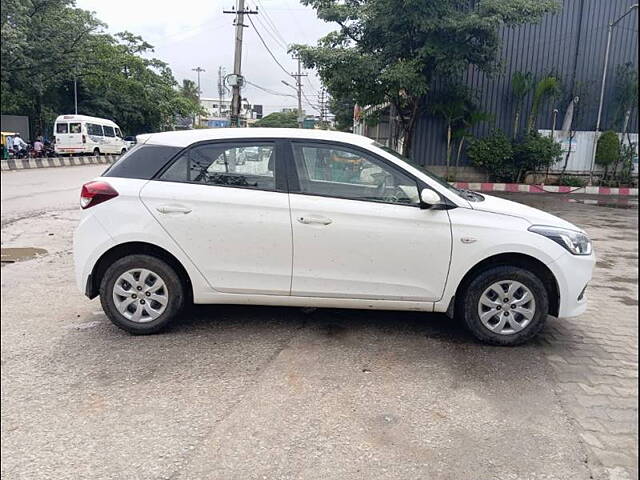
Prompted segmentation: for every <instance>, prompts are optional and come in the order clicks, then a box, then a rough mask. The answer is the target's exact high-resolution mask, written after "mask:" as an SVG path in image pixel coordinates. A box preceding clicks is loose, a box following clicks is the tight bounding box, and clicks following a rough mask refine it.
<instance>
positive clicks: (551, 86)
mask: <svg viewBox="0 0 640 480" xmlns="http://www.w3.org/2000/svg"><path fill="white" fill-rule="evenodd" d="M559 92H560V80H558V79H557V78H556V77H554V76H551V75H549V76H547V77H544V78H543V79H542V80H540V81H539V82H538V84H537V85H536V89H535V91H534V92H533V102H532V103H531V112H530V113H529V121H528V122H527V133H531V132H533V131H534V130H535V128H536V121H537V119H538V111H539V110H540V106H541V105H542V102H543V101H544V100H545V99H546V98H548V97H552V96H554V95H557V94H558V93H559Z"/></svg>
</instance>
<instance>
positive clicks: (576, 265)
mask: <svg viewBox="0 0 640 480" xmlns="http://www.w3.org/2000/svg"><path fill="white" fill-rule="evenodd" d="M595 264H596V257H595V255H594V254H593V253H592V254H591V255H588V256H582V255H572V254H571V253H568V252H567V253H566V254H565V255H562V256H561V257H560V258H558V259H557V260H556V261H555V262H553V263H551V264H549V265H548V267H549V268H550V269H551V271H552V272H553V274H554V275H555V277H556V280H557V281H558V291H559V294H560V306H559V307H560V308H559V313H558V317H560V318H570V317H577V316H578V315H582V314H583V313H584V312H585V310H586V309H587V300H588V296H589V295H588V289H587V285H588V283H589V282H590V281H591V278H592V276H593V268H594V266H595Z"/></svg>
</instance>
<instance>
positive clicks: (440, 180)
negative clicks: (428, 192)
mask: <svg viewBox="0 0 640 480" xmlns="http://www.w3.org/2000/svg"><path fill="white" fill-rule="evenodd" d="M374 145H375V146H376V147H378V148H380V149H382V150H384V151H385V152H387V153H390V154H391V155H393V156H394V157H396V158H398V159H400V160H402V161H403V162H406V163H408V164H409V165H411V166H412V167H413V168H416V169H418V170H420V171H421V172H422V173H424V174H425V175H427V176H428V177H429V178H431V179H433V180H434V181H436V182H438V184H440V185H442V186H443V187H445V188H447V189H448V190H450V191H452V192H454V193H456V194H458V195H461V194H463V193H464V192H463V191H462V190H460V189H458V188H456V187H454V186H453V185H450V184H449V182H447V181H446V180H445V179H444V178H442V177H440V176H439V175H436V174H435V173H433V172H430V171H429V170H428V169H426V168H425V167H424V166H423V165H418V164H417V163H414V162H412V161H411V160H409V159H408V158H407V157H405V156H403V155H400V154H399V153H398V152H396V151H395V150H392V149H391V148H389V147H385V146H384V145H380V144H379V143H377V142H374Z"/></svg>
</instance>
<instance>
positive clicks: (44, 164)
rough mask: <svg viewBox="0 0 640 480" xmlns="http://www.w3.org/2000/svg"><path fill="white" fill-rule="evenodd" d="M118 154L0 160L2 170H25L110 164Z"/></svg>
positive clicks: (118, 156)
mask: <svg viewBox="0 0 640 480" xmlns="http://www.w3.org/2000/svg"><path fill="white" fill-rule="evenodd" d="M118 158H120V155H101V156H99V157H44V158H12V159H9V160H0V167H1V170H2V171H5V170H26V169H29V168H52V167H75V166H79V165H91V164H111V163H113V162H115V161H116V160H117V159H118Z"/></svg>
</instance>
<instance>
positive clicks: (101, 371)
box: [1, 167, 638, 480]
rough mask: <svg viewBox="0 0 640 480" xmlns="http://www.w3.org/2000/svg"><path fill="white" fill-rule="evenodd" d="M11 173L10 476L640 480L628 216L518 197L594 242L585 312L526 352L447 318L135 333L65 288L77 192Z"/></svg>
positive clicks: (320, 313)
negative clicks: (28, 256)
mask: <svg viewBox="0 0 640 480" xmlns="http://www.w3.org/2000/svg"><path fill="white" fill-rule="evenodd" d="M102 168H103V167H77V168H66V169H62V168H61V169H48V170H35V171H28V172H15V173H14V172H10V173H5V172H3V173H2V175H1V179H2V189H3V192H2V224H3V227H2V246H3V247H39V248H44V249H46V250H47V252H48V253H47V254H46V255H44V256H42V257H39V258H36V259H33V260H29V261H23V262H18V263H14V264H10V265H7V266H4V267H3V268H2V322H1V333H2V336H1V342H2V355H1V358H2V466H1V469H2V470H1V472H2V478H7V479H9V478H10V479H32V478H33V479H36V478H38V479H39V478H114V479H115V478H140V479H156V478H157V479H160V478H171V479H197V478H201V479H235V478H237V479H253V478H256V479H262V478H268V479H325V478H340V479H368V478H376V479H406V478H429V479H452V480H453V479H455V480H458V479H514V480H515V479H559V480H560V479H563V480H564V479H588V478H596V479H616V480H620V479H631V478H637V475H638V464H637V453H636V451H637V406H636V402H637V397H638V395H637V387H638V385H637V372H638V364H637V355H638V351H637V326H638V324H637V313H638V292H637V278H638V275H637V273H638V270H637V268H638V251H637V245H636V242H637V226H638V224H637V211H636V210H625V209H615V208H604V207H596V206H591V205H584V204H579V203H569V202H567V201H565V198H566V197H564V196H553V195H543V196H541V195H532V196H528V195H518V196H516V197H512V198H516V199H518V200H519V201H524V202H526V203H529V204H532V205H534V206H536V205H543V206H544V207H545V208H547V209H549V210H551V211H554V212H556V213H558V214H560V215H561V216H564V217H565V218H567V219H569V220H571V221H574V222H577V223H578V224H580V225H583V226H584V227H585V228H586V229H587V230H588V231H589V233H590V234H591V235H592V236H593V237H594V240H595V246H596V249H597V252H598V256H599V261H598V266H597V270H596V277H595V279H594V282H593V285H592V286H591V288H590V290H589V295H590V297H591V304H590V308H589V311H588V312H587V314H585V315H583V316H582V317H580V318H578V319H574V320H565V321H552V322H550V323H549V325H548V326H547V328H546V329H545V331H544V332H543V335H542V336H541V337H540V338H539V339H538V340H537V341H536V342H533V343H531V344H529V345H526V346H523V347H519V348H494V347H487V346H482V345H479V344H478V343H476V342H475V341H474V340H473V339H472V338H471V337H470V335H469V334H468V333H467V332H466V331H465V330H464V329H463V328H462V327H461V326H460V325H458V324H456V323H455V322H452V321H450V320H448V319H447V318H446V317H444V316H440V315H425V314H416V313H398V312H361V311H347V310H317V311H315V312H313V313H310V314H309V313H307V314H305V313H303V312H302V311H301V310H299V309H285V308H262V307H251V308H250V307H232V306H223V307H197V308H194V309H193V310H192V311H190V312H188V314H186V315H185V316H184V319H183V320H182V321H181V322H179V323H178V324H177V325H175V327H174V328H172V329H171V331H169V332H168V333H165V334H161V335H155V336H150V337H134V336H130V335H128V334H126V333H124V332H122V331H121V330H118V329H117V328H115V327H113V326H112V325H111V324H110V323H109V322H108V320H107V319H106V318H105V316H104V314H103V313H102V311H101V309H100V306H99V303H98V302H97V301H96V300H94V301H89V300H87V299H86V298H84V297H83V296H82V295H81V294H80V293H78V292H77V291H76V289H75V286H74V285H73V279H72V264H71V256H70V239H71V233H72V229H73V226H74V224H75V222H77V219H78V215H79V212H78V210H77V207H76V202H77V196H78V191H79V186H80V184H81V183H82V182H83V181H85V180H87V179H90V178H92V177H94V176H95V175H96V174H98V173H99V172H100V171H101V169H102Z"/></svg>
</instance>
